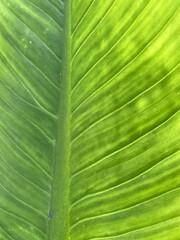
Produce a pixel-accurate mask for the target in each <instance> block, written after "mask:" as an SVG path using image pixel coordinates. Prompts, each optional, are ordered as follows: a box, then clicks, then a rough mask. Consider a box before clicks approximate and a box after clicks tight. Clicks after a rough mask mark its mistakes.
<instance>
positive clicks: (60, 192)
mask: <svg viewBox="0 0 180 240" xmlns="http://www.w3.org/2000/svg"><path fill="white" fill-rule="evenodd" d="M70 17H71V3H70V0H66V1H65V2H64V33H63V34H64V36H63V51H64V52H63V59H62V78H61V80H60V81H61V82H60V99H59V110H58V120H57V135H56V151H55V164H54V175H53V183H52V195H51V210H52V212H53V216H52V218H51V220H50V221H49V236H48V240H66V239H69V212H68V211H69V183H70V169H69V158H70V91H71V64H70V63H71V19H70Z"/></svg>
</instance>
